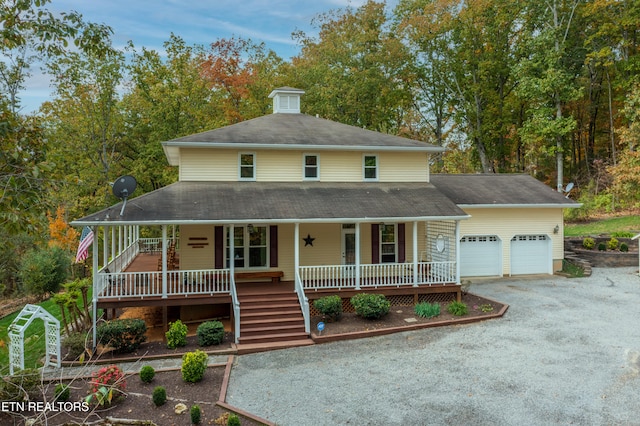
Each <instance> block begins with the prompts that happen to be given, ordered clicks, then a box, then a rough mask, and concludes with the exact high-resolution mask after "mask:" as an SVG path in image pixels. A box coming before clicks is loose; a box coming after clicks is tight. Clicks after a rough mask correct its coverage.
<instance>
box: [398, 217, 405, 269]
mask: <svg viewBox="0 0 640 426" xmlns="http://www.w3.org/2000/svg"><path fill="white" fill-rule="evenodd" d="M404 228H405V226H404V223H399V224H398V263H404V261H405V259H406V256H405V236H404Z"/></svg>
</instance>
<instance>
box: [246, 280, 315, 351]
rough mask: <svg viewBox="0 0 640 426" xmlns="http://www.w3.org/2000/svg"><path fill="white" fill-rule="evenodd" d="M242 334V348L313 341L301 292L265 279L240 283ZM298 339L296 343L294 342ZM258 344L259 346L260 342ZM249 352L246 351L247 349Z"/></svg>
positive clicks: (258, 347) (270, 346)
mask: <svg viewBox="0 0 640 426" xmlns="http://www.w3.org/2000/svg"><path fill="white" fill-rule="evenodd" d="M238 301H239V302H240V338H239V339H238V350H242V351H243V352H244V351H245V350H250V348H253V349H251V350H252V351H253V350H256V351H259V350H266V349H260V348H261V347H265V345H266V346H267V347H268V348H269V349H273V346H278V345H280V346H282V347H289V346H292V345H294V346H298V345H300V344H302V343H304V342H307V341H308V342H311V343H312V340H311V339H310V338H309V335H308V334H307V333H305V331H304V318H303V316H302V310H301V309H300V304H299V303H298V296H297V295H296V293H294V292H293V289H292V288H289V287H288V286H282V285H276V286H272V285H270V283H262V286H261V287H254V286H244V285H242V284H239V285H238ZM294 342H295V343H294ZM256 345H257V346H256ZM245 353H246V352H245Z"/></svg>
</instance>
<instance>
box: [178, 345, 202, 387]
mask: <svg viewBox="0 0 640 426" xmlns="http://www.w3.org/2000/svg"><path fill="white" fill-rule="evenodd" d="M207 359H208V356H207V354H206V353H204V352H202V351H201V350H199V349H198V350H196V351H194V352H187V353H186V354H184V355H183V356H182V369H181V371H182V380H184V381H185V382H189V383H196V382H199V381H200V380H202V377H203V376H204V372H205V370H206V369H207Z"/></svg>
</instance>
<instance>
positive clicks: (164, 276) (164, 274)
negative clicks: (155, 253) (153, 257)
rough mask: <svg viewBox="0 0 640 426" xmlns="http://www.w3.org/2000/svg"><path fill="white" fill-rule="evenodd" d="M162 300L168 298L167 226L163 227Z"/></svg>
mask: <svg viewBox="0 0 640 426" xmlns="http://www.w3.org/2000/svg"><path fill="white" fill-rule="evenodd" d="M162 298H163V299H166V298H167V225H162Z"/></svg>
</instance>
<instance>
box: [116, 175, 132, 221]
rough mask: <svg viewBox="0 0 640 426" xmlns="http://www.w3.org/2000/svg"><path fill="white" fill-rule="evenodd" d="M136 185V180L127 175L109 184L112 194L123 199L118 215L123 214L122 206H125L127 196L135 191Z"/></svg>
mask: <svg viewBox="0 0 640 426" xmlns="http://www.w3.org/2000/svg"><path fill="white" fill-rule="evenodd" d="M137 187H138V182H136V178H134V177H133V176H129V175H125V176H121V177H119V178H118V179H116V181H115V182H113V185H112V186H111V190H112V191H113V195H115V196H116V197H118V198H120V199H121V200H122V201H123V203H122V209H121V210H120V216H122V215H123V214H124V208H125V207H126V206H127V198H129V196H130V195H131V194H133V191H135V190H136V188H137Z"/></svg>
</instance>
